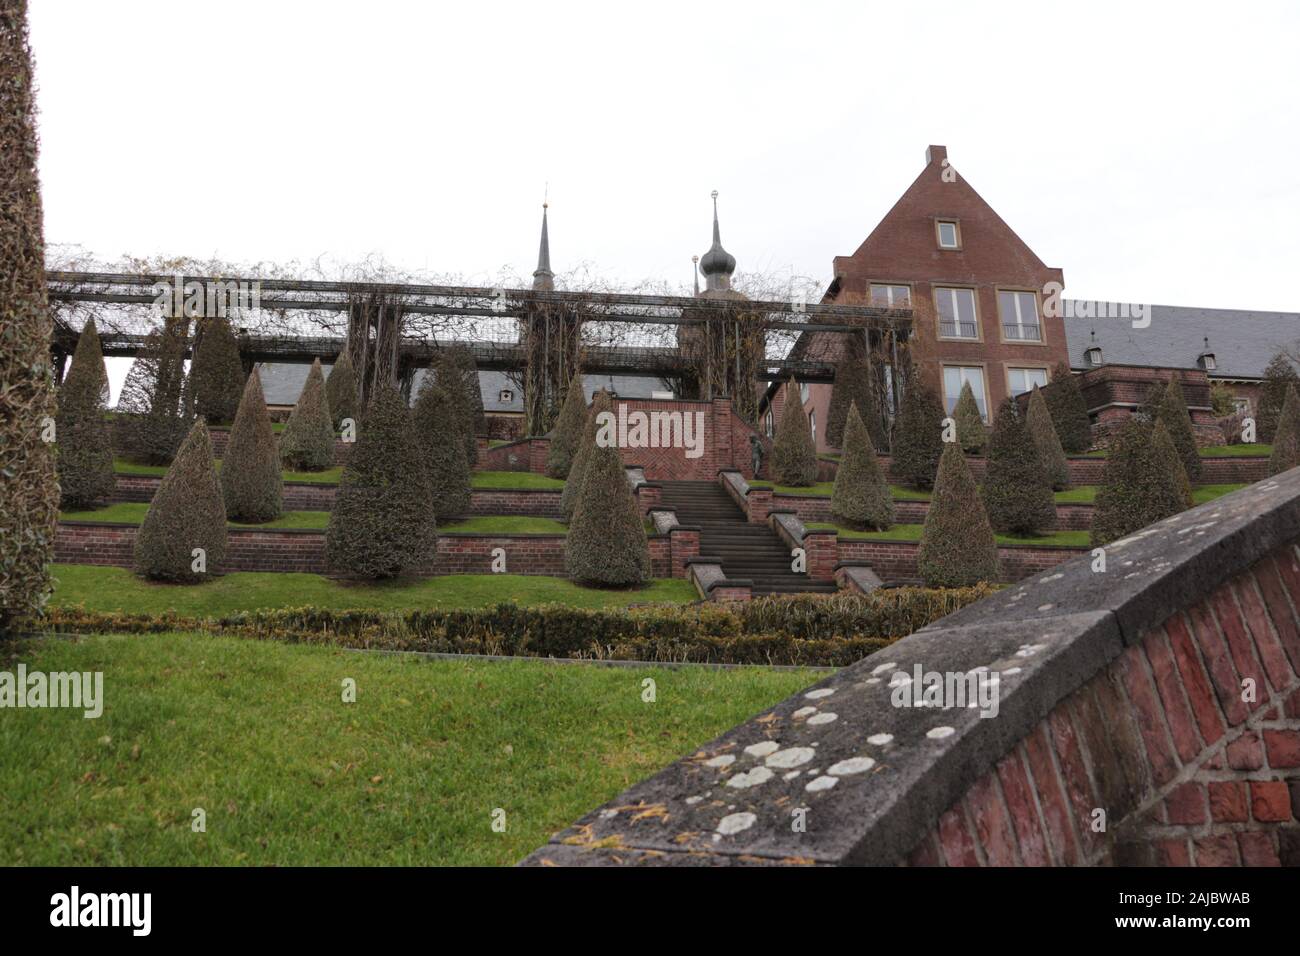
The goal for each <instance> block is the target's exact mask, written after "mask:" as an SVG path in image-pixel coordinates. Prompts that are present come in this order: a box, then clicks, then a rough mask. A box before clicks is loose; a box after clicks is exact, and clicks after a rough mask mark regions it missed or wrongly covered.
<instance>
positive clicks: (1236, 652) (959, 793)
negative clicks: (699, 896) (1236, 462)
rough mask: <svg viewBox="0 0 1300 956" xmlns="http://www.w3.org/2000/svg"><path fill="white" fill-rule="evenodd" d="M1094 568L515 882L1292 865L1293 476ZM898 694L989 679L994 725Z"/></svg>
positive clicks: (936, 633) (969, 616)
mask: <svg viewBox="0 0 1300 956" xmlns="http://www.w3.org/2000/svg"><path fill="white" fill-rule="evenodd" d="M1105 555H1106V565H1105V570H1104V571H1102V570H1100V569H1099V568H1098V566H1097V565H1096V564H1095V562H1094V559H1093V558H1092V557H1091V556H1084V557H1081V558H1077V559H1075V560H1072V561H1068V562H1066V563H1065V564H1062V565H1060V566H1058V567H1056V568H1054V569H1052V570H1051V571H1049V572H1044V573H1040V574H1038V575H1036V576H1034V577H1033V578H1030V579H1028V580H1026V581H1023V582H1021V583H1020V584H1019V585H1018V586H1016V587H1013V588H1010V589H1007V590H1005V591H1001V592H999V593H997V594H995V595H993V596H991V597H988V598H985V599H984V600H982V601H978V602H976V603H974V604H971V605H969V606H967V607H965V608H963V609H962V610H960V611H958V612H957V613H955V614H952V615H950V616H949V617H947V618H944V619H942V620H938V621H935V622H934V623H932V624H930V625H928V626H926V627H924V628H922V629H920V630H919V631H917V632H916V633H914V634H912V635H910V636H908V637H905V638H903V639H902V640H900V641H898V642H896V643H895V644H893V645H891V646H890V647H888V648H886V649H885V650H882V651H878V652H876V653H875V654H873V655H871V656H869V657H867V658H865V659H863V660H861V661H859V662H857V663H855V664H853V665H852V666H850V667H847V668H845V669H844V670H842V671H839V672H838V673H836V674H835V675H833V676H831V677H829V678H827V679H825V680H823V681H821V682H820V683H819V684H817V685H814V686H813V687H811V688H808V689H806V690H804V691H801V692H800V693H798V694H796V695H794V696H792V697H790V698H788V699H787V700H785V701H783V702H782V703H780V704H778V705H777V706H775V707H774V708H771V709H770V710H768V711H765V712H763V713H762V714H760V715H758V716H757V717H755V718H753V719H751V720H749V721H747V722H745V723H743V724H741V725H739V726H738V727H736V728H734V729H733V730H731V731H729V732H727V733H726V734H724V735H722V736H720V737H718V738H716V739H714V740H712V741H710V742H708V743H706V744H704V745H702V746H701V747H699V748H698V749H697V750H696V751H695V753H693V754H692V755H691V756H690V757H688V758H686V759H683V760H680V761H678V762H677V763H675V764H674V765H672V766H671V767H669V768H668V769H666V770H664V771H663V772H661V773H659V774H656V775H655V776H653V777H651V778H649V779H647V780H645V781H643V782H641V783H639V784H637V785H635V786H633V787H632V788H630V789H629V790H627V791H625V792H624V793H623V794H620V795H619V796H618V797H616V798H614V799H613V800H612V801H610V802H609V803H607V804H606V805H605V806H604V807H603V808H602V809H599V810H596V811H593V812H591V813H589V814H588V815H586V816H584V817H582V818H581V819H580V820H579V821H578V823H577V824H575V825H574V826H572V827H569V828H567V829H565V830H562V831H560V832H559V833H557V834H555V835H554V836H553V837H552V838H551V842H550V843H549V844H548V845H547V846H545V847H543V848H541V849H540V850H538V851H537V852H536V853H534V854H533V855H532V856H530V857H529V858H528V859H527V860H526V861H525V862H526V863H528V864H530V865H541V864H550V865H555V864H570V865H651V866H679V865H681V866H690V865H700V864H732V865H741V864H768V865H780V864H792V863H793V864H805V865H806V864H820V865H854V864H858V865H861V864H867V865H894V864H903V863H910V864H913V865H949V866H981V865H1048V864H1058V865H1062V864H1075V865H1079V864H1082V865H1092V864H1103V865H1104V864H1126V863H1140V864H1155V865H1173V866H1177V865H1196V866H1215V865H1225V864H1226V865H1235V864H1240V863H1246V864H1252V865H1270V864H1271V865H1277V864H1278V863H1282V864H1290V865H1298V864H1300V805H1297V804H1296V803H1295V802H1294V794H1295V793H1296V789H1297V787H1300V612H1298V610H1297V609H1298V608H1300V469H1292V470H1290V471H1288V472H1285V473H1283V474H1281V475H1279V476H1277V477H1275V478H1270V479H1268V480H1266V481H1262V482H1259V483H1258V484H1255V485H1252V486H1250V487H1248V488H1244V489H1241V490H1240V491H1236V492H1234V493H1232V494H1230V495H1227V496H1224V497H1222V498H1219V499H1217V500H1215V501H1211V502H1208V503H1206V504H1203V505H1200V506H1198V507H1196V508H1194V509H1192V510H1190V511H1186V512H1183V513H1181V514H1178V515H1175V516H1173V517H1171V518H1167V519H1165V520H1163V521H1160V522H1157V523H1156V524H1154V525H1151V526H1150V527H1147V528H1145V529H1143V530H1141V531H1139V532H1137V533H1135V534H1133V535H1131V536H1129V537H1128V538H1125V539H1123V540H1120V541H1116V542H1113V543H1111V544H1109V545H1107V546H1106V548H1105ZM918 672H919V673H933V674H938V675H940V679H941V680H942V679H943V676H944V675H953V676H954V678H955V679H957V680H959V681H972V680H975V681H979V680H988V681H991V680H993V679H994V675H996V680H997V684H996V688H997V692H998V695H997V708H996V715H995V716H990V717H987V718H986V717H982V716H981V714H980V712H978V711H977V710H976V709H972V708H971V707H968V706H965V705H961V706H951V705H954V704H956V703H957V701H956V700H954V699H949V700H948V701H947V703H948V704H949V705H950V706H949V707H947V708H945V707H942V706H935V707H910V706H897V705H896V704H895V701H894V698H895V697H896V696H897V693H901V690H899V691H897V693H896V689H897V688H902V687H903V686H904V685H908V686H910V685H911V684H912V681H913V678H914V675H916V674H917V673H918ZM981 675H983V676H981ZM1243 681H1248V682H1249V683H1248V684H1243ZM1247 686H1249V687H1253V688H1254V689H1255V692H1256V693H1255V695H1254V696H1253V697H1251V696H1249V695H1246V694H1243V687H1247ZM650 807H653V808H655V812H654V813H646V812H641V811H642V810H644V809H645V808H650ZM792 807H807V808H808V814H807V817H806V824H807V826H806V832H794V830H793V828H792V827H791V825H790V821H791V813H790V809H791V808H792ZM1098 811H1101V812H1102V813H1104V815H1105V817H1104V818H1105V828H1104V831H1099V830H1098V829H1096V828H1094V826H1093V824H1094V822H1095V821H1096V820H1097V819H1098V816H1097V812H1098Z"/></svg>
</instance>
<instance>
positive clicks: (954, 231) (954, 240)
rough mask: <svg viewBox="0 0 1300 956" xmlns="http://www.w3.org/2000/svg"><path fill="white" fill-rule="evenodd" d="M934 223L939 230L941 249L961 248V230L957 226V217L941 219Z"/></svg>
mask: <svg viewBox="0 0 1300 956" xmlns="http://www.w3.org/2000/svg"><path fill="white" fill-rule="evenodd" d="M934 225H935V230H936V231H937V232H938V236H939V248H940V249H960V248H961V230H960V229H958V228H957V220H956V219H940V220H938V221H937V222H936V223H935V224H934Z"/></svg>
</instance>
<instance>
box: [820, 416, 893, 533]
mask: <svg viewBox="0 0 1300 956" xmlns="http://www.w3.org/2000/svg"><path fill="white" fill-rule="evenodd" d="M848 417H849V420H848V424H847V425H846V426H845V428H844V449H843V451H844V455H843V458H842V459H841V461H840V467H839V469H838V470H837V471H836V472H835V486H834V488H833V489H832V491H831V515H832V516H833V517H834V518H835V520H836V521H837V522H838V523H839V524H842V525H845V526H847V527H850V528H856V529H858V530H864V529H871V530H873V531H883V530H885V529H886V528H888V527H889V526H890V525H892V524H893V523H894V499H893V496H892V495H891V494H890V492H889V482H887V481H886V480H885V474H884V472H883V471H882V470H881V468H880V459H878V458H877V457H876V446H875V445H873V444H872V443H871V435H870V434H868V432H867V427H866V425H864V424H863V422H862V417H861V416H860V415H859V414H858V408H857V406H856V405H850V406H849V416H848Z"/></svg>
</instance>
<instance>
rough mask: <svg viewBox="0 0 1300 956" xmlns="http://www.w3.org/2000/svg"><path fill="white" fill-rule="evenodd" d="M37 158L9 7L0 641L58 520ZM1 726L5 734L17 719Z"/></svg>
mask: <svg viewBox="0 0 1300 956" xmlns="http://www.w3.org/2000/svg"><path fill="white" fill-rule="evenodd" d="M36 157H37V139H36V98H35V84H34V83H33V79H32V58H31V49H30V47H29V45H28V42H27V4H26V3H6V4H4V7H3V13H0V270H3V271H2V273H0V636H3V635H5V634H6V633H7V632H8V631H9V630H10V629H11V628H14V627H17V626H19V624H20V622H25V621H26V620H27V619H28V618H29V617H31V616H35V615H36V614H39V613H40V611H41V608H42V607H43V606H44V605H45V601H46V599H47V598H48V597H49V593H50V573H49V563H50V561H51V560H52V559H53V557H54V555H53V552H54V535H55V531H56V523H57V521H58V517H59V485H58V482H57V480H56V479H55V473H54V454H53V449H52V448H51V446H50V444H49V443H48V441H47V438H48V437H49V436H48V433H47V428H48V425H49V421H47V419H52V418H53V417H54V416H55V414H56V412H55V395H54V376H53V375H52V374H51V372H52V369H51V367H50V336H51V334H52V332H53V321H52V319H51V315H50V310H49V307H48V302H47V300H46V290H45V239H44V225H43V223H44V220H43V217H42V213H41V190H40V180H39V177H38V176H37V173H36ZM56 431H57V422H56ZM55 437H56V439H57V435H56V436H55ZM5 657H6V659H8V658H9V654H8V653H6V655H5ZM7 720H8V726H7V727H6V735H7V736H8V735H11V734H12V733H14V732H16V731H11V730H9V727H14V726H15V725H16V724H17V722H18V720H19V718H18V717H13V716H7ZM6 798H7V799H9V800H12V799H13V795H12V793H11V792H10V793H6ZM6 856H8V854H6Z"/></svg>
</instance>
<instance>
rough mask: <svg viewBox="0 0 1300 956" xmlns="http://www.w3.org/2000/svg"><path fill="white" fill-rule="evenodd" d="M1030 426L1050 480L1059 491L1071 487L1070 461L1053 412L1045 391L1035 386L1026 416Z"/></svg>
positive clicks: (1040, 458) (1039, 455) (1030, 395)
mask: <svg viewBox="0 0 1300 956" xmlns="http://www.w3.org/2000/svg"><path fill="white" fill-rule="evenodd" d="M1025 422H1026V424H1027V425H1028V426H1029V435H1030V437H1031V438H1033V440H1034V446H1035V447H1036V448H1037V449H1038V460H1039V461H1040V462H1041V463H1042V465H1043V470H1044V471H1045V472H1046V474H1047V477H1048V480H1050V481H1051V483H1052V487H1053V488H1055V489H1056V490H1057V491H1063V490H1064V489H1066V488H1068V487H1070V462H1069V460H1068V459H1067V458H1066V457H1065V449H1064V448H1062V447H1061V440H1060V438H1059V437H1057V434H1056V426H1055V425H1054V424H1053V423H1052V413H1051V412H1050V411H1049V410H1048V408H1047V401H1046V399H1044V398H1043V393H1042V392H1040V391H1039V390H1038V386H1037V385H1035V386H1034V390H1033V391H1032V392H1030V393H1029V411H1028V413H1027V414H1026V416H1025Z"/></svg>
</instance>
